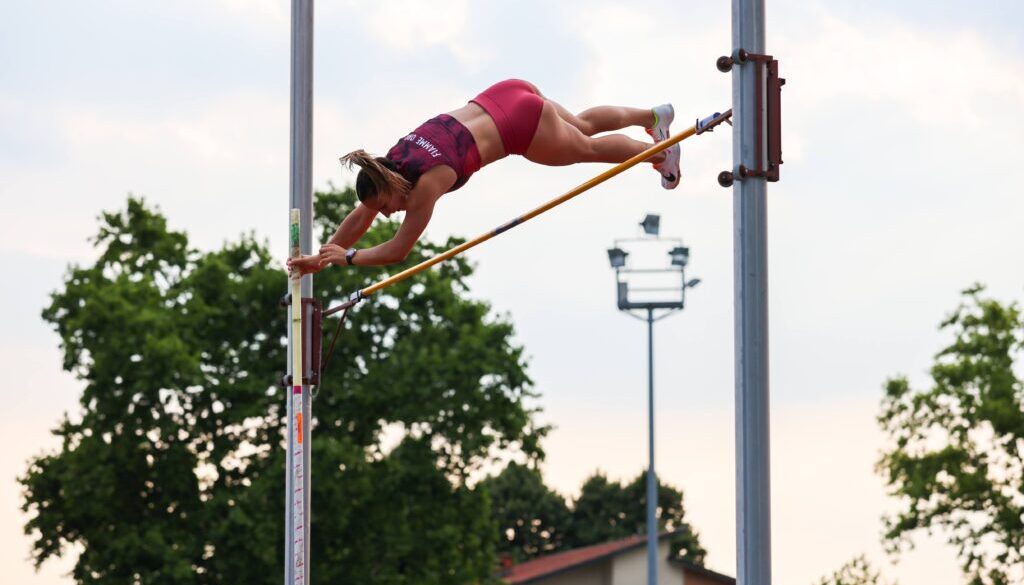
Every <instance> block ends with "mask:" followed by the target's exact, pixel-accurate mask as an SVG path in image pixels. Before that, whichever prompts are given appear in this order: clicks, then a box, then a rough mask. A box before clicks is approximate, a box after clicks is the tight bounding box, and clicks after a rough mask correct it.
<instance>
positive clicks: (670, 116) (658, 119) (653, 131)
mask: <svg viewBox="0 0 1024 585" xmlns="http://www.w3.org/2000/svg"><path fill="white" fill-rule="evenodd" d="M651 112H653V113H654V126H651V127H650V128H648V129H647V133H648V134H650V135H651V138H653V139H654V141H655V142H661V141H662V140H665V139H666V138H668V137H669V136H670V134H669V130H668V127H669V126H671V125H672V120H674V119H675V117H676V111H675V109H674V108H673V107H672V104H661V105H660V106H656V107H654V108H651Z"/></svg>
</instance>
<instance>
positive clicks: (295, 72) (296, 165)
mask: <svg viewBox="0 0 1024 585" xmlns="http://www.w3.org/2000/svg"><path fill="white" fill-rule="evenodd" d="M291 51H292V65H291V183H290V196H289V205H288V207H289V209H294V208H298V209H299V210H300V213H301V218H302V219H301V222H302V223H301V226H300V230H301V231H300V236H299V237H300V244H301V249H302V253H303V254H309V253H311V252H312V248H313V156H312V153H313V0H292V49H291ZM284 215H285V216H287V214H284ZM301 291H302V298H308V297H312V296H313V277H312V276H311V275H306V276H304V277H302V281H301ZM290 333H291V328H289V334H290ZM291 345H292V339H291V337H290V335H289V339H288V347H289V351H288V355H289V356H291V355H292V352H291ZM288 369H289V373H292V372H291V359H289V360H288ZM285 394H286V401H287V403H288V424H289V425H291V424H292V421H293V420H294V418H293V416H292V401H291V396H290V392H286V393H285ZM302 412H303V415H304V420H306V421H307V422H306V424H303V425H301V426H302V443H303V444H304V445H305V448H304V449H302V466H301V470H302V471H301V473H300V474H299V475H298V477H297V478H296V480H297V481H298V482H299V483H300V484H301V485H298V486H296V485H293V479H292V472H293V469H295V467H294V465H295V462H294V461H293V460H292V459H293V458H292V453H293V452H294V450H295V445H294V437H293V434H292V432H291V431H290V429H289V432H288V455H287V461H286V465H287V468H286V473H285V477H286V478H287V479H286V480H285V498H286V508H285V547H284V550H285V559H284V560H285V564H284V566H285V569H284V575H285V581H284V582H285V585H305V584H306V583H309V582H310V579H309V545H310V540H309V524H310V499H311V498H310V496H311V495H312V492H311V489H310V487H311V483H312V481H311V470H310V457H309V455H310V427H311V426H312V424H311V423H312V420H313V411H312V400H311V397H310V392H309V386H308V385H304V386H303V387H302ZM297 490H298V491H299V493H301V497H300V498H299V499H296V491H297ZM296 501H301V502H302V508H303V511H302V512H303V513H302V516H301V518H302V526H299V527H296V526H295V525H294V522H293V518H294V517H295V515H294V514H293V511H294V508H295V505H294V502H296ZM299 531H301V536H297V534H298V533H299ZM300 539H301V540H300Z"/></svg>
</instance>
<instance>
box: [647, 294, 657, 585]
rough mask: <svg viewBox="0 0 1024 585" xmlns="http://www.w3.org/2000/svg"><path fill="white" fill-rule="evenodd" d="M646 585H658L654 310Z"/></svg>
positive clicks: (650, 315)
mask: <svg viewBox="0 0 1024 585" xmlns="http://www.w3.org/2000/svg"><path fill="white" fill-rule="evenodd" d="M647 448H648V453H649V454H650V463H649V464H648V466H647V585H658V520H657V518H655V516H656V514H657V509H658V480H657V476H656V475H655V474H654V309H651V308H648V309H647Z"/></svg>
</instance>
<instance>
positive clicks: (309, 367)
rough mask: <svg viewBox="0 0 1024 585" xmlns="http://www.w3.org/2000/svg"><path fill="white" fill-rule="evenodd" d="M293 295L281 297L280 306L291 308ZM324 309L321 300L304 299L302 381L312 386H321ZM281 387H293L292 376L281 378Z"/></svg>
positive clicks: (287, 375)
mask: <svg viewBox="0 0 1024 585" xmlns="http://www.w3.org/2000/svg"><path fill="white" fill-rule="evenodd" d="M291 303H292V295H291V294H287V295H285V296H283V297H281V301H280V304H281V306H282V307H284V308H285V309H287V308H288V307H290V306H291ZM323 314H324V312H323V307H322V305H321V303H320V300H319V299H311V298H304V299H302V370H303V371H302V381H303V382H304V383H306V384H309V385H311V386H317V385H319V384H320V354H321V351H320V349H321V348H320V346H321V340H322V339H323V333H322V332H323V329H322V322H323ZM281 385H282V386H284V387H286V388H288V387H290V386H291V385H292V376H291V374H285V375H283V376H281Z"/></svg>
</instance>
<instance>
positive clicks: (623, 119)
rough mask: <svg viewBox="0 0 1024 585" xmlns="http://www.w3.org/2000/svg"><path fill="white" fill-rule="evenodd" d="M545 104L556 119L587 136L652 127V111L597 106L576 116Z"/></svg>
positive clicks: (561, 107)
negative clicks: (554, 112)
mask: <svg viewBox="0 0 1024 585" xmlns="http://www.w3.org/2000/svg"><path fill="white" fill-rule="evenodd" d="M547 102H548V103H550V104H552V105H553V106H554V107H555V111H556V112H558V117H560V118H562V119H563V120H565V121H566V122H568V123H570V124H572V125H573V126H575V127H576V128H578V129H579V131H580V132H582V133H584V134H586V135H587V136H593V135H594V134H600V133H601V132H610V131H612V130H621V129H623V128H628V127H630V126H640V127H642V128H650V127H651V126H653V125H654V112H653V110H644V109H642V108H627V107H624V106H597V107H596V108H590V109H588V110H584V111H582V112H580V113H579V114H578V115H577V114H573V113H572V112H570V111H569V110H567V109H565V108H564V107H563V106H562V105H561V104H559V103H558V102H555V101H552V100H547Z"/></svg>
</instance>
